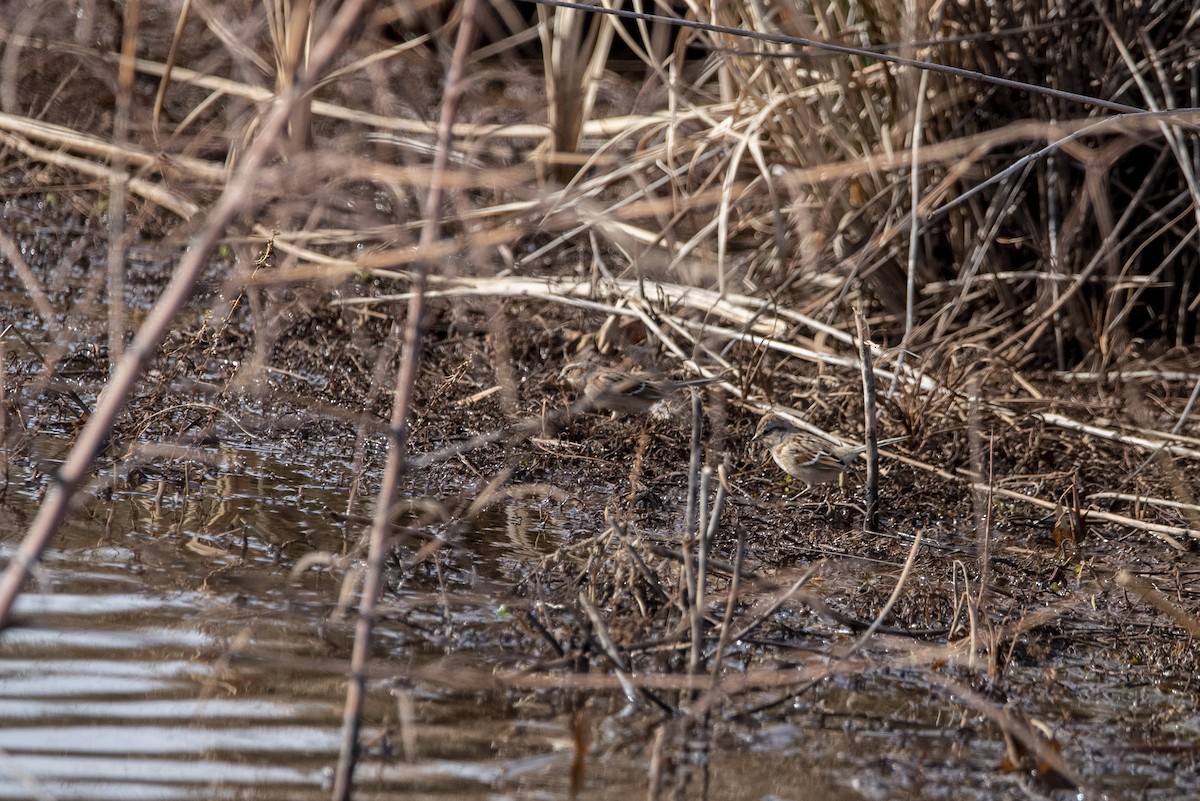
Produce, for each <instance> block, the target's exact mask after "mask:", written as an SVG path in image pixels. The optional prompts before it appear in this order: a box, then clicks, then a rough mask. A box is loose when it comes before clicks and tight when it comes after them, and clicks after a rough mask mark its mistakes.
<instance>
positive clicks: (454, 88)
mask: <svg viewBox="0 0 1200 801" xmlns="http://www.w3.org/2000/svg"><path fill="white" fill-rule="evenodd" d="M476 7H477V2H476V0H466V2H465V3H464V4H463V8H462V21H461V23H460V24H459V29H458V38H457V41H456V42H455V46H454V56H453V59H452V61H451V62H450V69H449V71H448V73H447V76H446V91H445V94H444V96H443V97H442V111H441V120H440V122H439V125H438V147H437V151H436V153H435V155H434V162H433V173H432V180H431V183H430V187H429V195H428V197H427V199H426V206H425V226H424V228H422V229H421V240H420V243H419V246H418V247H419V248H422V249H423V248H427V247H429V246H432V245H433V244H434V243H435V242H437V240H438V239H439V238H440V237H441V207H442V199H443V196H444V189H443V184H442V182H441V175H442V174H443V173H444V172H445V171H446V170H447V168H448V166H449V163H450V149H451V144H452V141H453V133H452V123H453V121H454V118H455V117H456V116H457V114H458V104H459V101H460V100H461V99H462V93H463V90H464V86H463V75H464V72H465V70H466V64H467V60H468V58H469V56H470V53H471V48H472V47H473V45H474V41H475V30H476V22H477V20H476V18H475V15H476ZM428 269H429V263H428V262H426V261H423V260H422V261H418V262H417V263H416V265H414V269H413V292H412V298H411V299H410V300H409V303H408V317H407V320H406V321H405V327H404V350H403V354H404V358H403V360H402V361H401V362H400V369H399V371H398V372H397V374H396V391H395V397H394V400H393V405H392V427H391V434H392V441H391V446H390V447H389V449H388V457H387V464H386V466H385V467H384V475H383V482H382V484H381V486H380V488H379V498H378V500H377V501H376V506H375V517H374V520H373V522H372V525H371V535H370V544H369V546H368V551H367V574H366V576H365V578H364V580H363V588H362V598H361V600H360V602H359V610H358V621H357V623H356V625H355V629H354V650H353V652H352V654H351V658H350V676H349V681H348V684H347V687H346V708H345V710H344V713H343V717H342V747H341V753H340V754H339V756H338V765H337V773H336V775H335V777H334V785H333V798H334V799H335V801H349V799H350V795H351V792H352V790H353V781H354V767H355V764H356V763H357V761H358V731H359V725H360V721H361V718H362V707H363V700H364V698H365V696H366V684H367V663H368V661H369V660H370V655H371V635H372V632H373V630H374V626H375V603H376V601H377V600H378V598H379V594H380V591H381V590H382V588H383V566H384V558H385V556H386V552H387V542H388V540H389V532H390V530H391V522H392V506H393V504H394V503H395V500H396V497H397V495H398V492H399V486H400V478H401V477H402V475H403V474H404V472H405V470H406V468H407V459H408V457H407V451H408V433H409V432H408V417H409V412H410V409H411V406H412V393H413V387H414V386H415V385H416V379H417V369H418V367H419V365H420V359H421V347H422V344H423V342H422V340H423V337H424V326H425V295H424V293H425V285H426V278H427V273H428Z"/></svg>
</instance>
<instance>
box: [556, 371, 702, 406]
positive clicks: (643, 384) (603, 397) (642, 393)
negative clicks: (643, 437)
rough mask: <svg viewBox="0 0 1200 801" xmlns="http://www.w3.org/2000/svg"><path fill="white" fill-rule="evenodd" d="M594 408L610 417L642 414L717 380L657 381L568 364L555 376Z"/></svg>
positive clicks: (643, 376) (632, 374)
mask: <svg viewBox="0 0 1200 801" xmlns="http://www.w3.org/2000/svg"><path fill="white" fill-rule="evenodd" d="M559 377H560V378H565V379H567V381H569V382H570V383H572V384H574V385H575V387H576V388H578V389H581V390H582V391H583V397H584V398H585V399H586V400H587V401H588V403H590V404H591V405H592V407H594V408H596V409H602V410H604V411H606V412H612V413H613V414H645V413H646V412H648V411H650V409H651V408H652V407H653V406H654V405H655V404H657V403H658V402H659V401H662V400H663V399H665V398H667V397H669V396H671V395H673V394H675V393H676V392H678V391H679V390H681V389H686V388H687V387H703V386H707V385H708V384H715V383H717V382H719V381H720V380H721V379H720V378H692V379H688V380H686V381H666V380H663V381H657V380H655V379H653V378H650V377H649V376H645V375H638V374H636V373H623V372H621V371H619V370H608V369H606V368H603V367H599V366H597V365H592V366H589V365H588V364H587V363H585V362H572V363H571V364H568V365H567V366H566V367H564V368H563V369H562V371H561V372H560V373H559Z"/></svg>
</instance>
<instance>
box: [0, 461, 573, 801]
mask: <svg viewBox="0 0 1200 801" xmlns="http://www.w3.org/2000/svg"><path fill="white" fill-rule="evenodd" d="M221 462H222V463H223V464H224V465H225V466H226V467H227V468H229V469H234V468H236V469H237V470H238V471H239V472H238V473H237V474H236V475H233V474H217V475H214V476H212V477H211V478H208V479H206V480H205V481H204V482H202V483H200V484H199V485H194V484H191V483H184V484H183V485H180V488H179V490H178V491H175V490H172V491H161V490H162V487H161V486H159V487H156V486H154V485H153V484H150V485H146V484H143V485H141V486H138V487H133V488H127V489H125V488H123V489H120V490H119V491H117V492H114V493H112V495H111V499H107V500H101V499H92V500H91V501H89V502H88V503H87V504H86V505H85V507H84V508H83V509H82V510H80V511H79V512H78V513H77V514H76V515H75V516H74V517H73V519H72V522H71V524H70V525H68V526H67V527H66V529H64V531H63V532H61V533H60V536H59V537H58V539H57V540H56V543H55V544H56V546H57V547H56V549H55V550H53V551H52V552H50V553H48V554H47V555H46V557H45V559H44V560H43V563H42V565H41V566H40V567H39V569H38V572H37V574H36V575H35V577H34V579H33V580H32V581H31V582H30V591H29V592H28V593H27V594H25V595H23V596H22V597H21V599H20V601H19V604H18V606H17V607H16V610H15V619H16V625H15V626H14V627H13V628H11V629H9V630H8V631H6V632H4V634H3V637H2V639H0V799H3V798H30V797H50V798H60V799H71V798H88V799H107V798H113V799H140V798H156V799H162V798H167V799H174V798H177V799H193V798H204V799H210V798H235V797H236V798H256V799H273V798H280V799H284V798H286V799H299V800H301V801H303V799H309V798H312V799H317V798H322V799H323V798H326V797H328V792H329V788H328V786H327V782H328V777H329V775H330V774H329V771H330V769H331V767H332V765H333V764H334V763H335V762H336V759H337V750H338V745H339V741H340V727H341V707H342V703H343V696H344V683H343V681H342V678H341V675H342V674H341V671H343V670H344V667H345V661H346V658H347V656H348V650H349V644H350V642H351V636H352V626H351V621H344V620H341V619H340V618H338V617H337V616H336V615H335V605H336V602H337V600H338V593H339V589H340V577H337V578H331V577H330V576H329V575H328V574H318V573H315V572H314V573H308V574H305V575H303V576H301V577H300V578H299V579H293V578H292V577H291V576H290V568H291V565H292V563H293V562H294V560H295V559H296V558H298V557H299V556H301V555H303V554H304V553H307V552H310V551H312V550H317V549H321V550H328V551H330V552H332V553H345V552H346V551H347V550H348V549H349V547H350V544H351V543H353V542H354V541H356V540H357V538H358V535H359V532H358V531H352V532H347V531H346V530H344V529H343V527H342V526H341V525H340V524H338V523H337V522H335V521H336V516H335V515H332V514H331V513H330V511H331V510H335V509H337V508H338V505H339V504H343V503H344V495H343V493H341V492H340V490H339V489H338V487H337V486H328V485H325V486H323V485H321V484H320V483H318V482H316V481H314V480H313V479H312V477H311V476H312V474H315V473H316V472H317V471H318V468H316V467H313V466H306V465H304V464H303V463H289V464H281V463H279V462H278V461H277V460H276V459H275V458H274V457H273V456H272V455H271V454H266V453H257V452H254V451H245V452H242V453H238V454H236V455H235V458H230V456H229V455H228V454H226V455H225V456H223V457H222V459H221ZM319 470H320V471H322V472H323V473H325V474H327V473H328V471H329V465H328V464H323V465H321V466H320V468H319ZM5 501H6V502H5V505H4V507H2V508H3V509H4V516H5V518H6V519H7V521H8V522H10V523H11V525H8V526H5V527H4V529H3V531H0V558H4V557H7V556H8V555H9V554H11V552H12V550H13V549H14V548H15V547H16V544H17V542H19V539H20V537H21V536H23V534H24V527H25V523H26V521H28V520H29V519H30V518H31V517H32V514H33V511H34V510H35V504H34V503H33V500H32V498H29V497H22V496H21V495H20V494H19V493H15V492H10V493H9V495H8V496H7V498H6V499H5ZM533 503H534V504H535V505H536V503H537V502H536V501H534V502H533ZM515 504H516V502H515V501H509V502H506V503H502V504H498V505H497V506H496V507H495V508H494V509H493V510H491V511H489V512H488V513H486V514H485V516H484V518H483V519H482V520H480V521H479V522H480V525H479V526H477V527H476V528H474V529H472V530H471V531H470V533H469V535H467V536H465V537H464V538H462V539H460V541H459V542H457V543H454V544H452V545H451V546H450V547H449V548H447V549H446V550H445V552H444V553H442V554H439V556H438V557H437V558H447V559H448V562H453V563H454V564H455V565H456V566H457V567H459V568H462V569H461V570H455V571H451V572H450V574H443V575H441V577H440V580H441V581H443V582H445V584H443V585H442V588H441V590H442V591H443V592H444V591H445V590H446V589H447V585H448V586H449V587H450V588H453V587H458V588H460V589H462V590H464V591H465V592H464V593H462V594H461V595H458V596H456V598H455V604H456V605H461V604H463V603H464V602H469V601H470V599H475V600H474V602H475V603H477V604H478V614H477V615H474V616H469V617H467V618H464V619H472V620H474V621H475V622H474V623H473V624H469V625H476V626H479V627H482V628H484V629H486V628H487V627H489V626H498V625H503V623H502V622H499V621H497V619H496V616H495V614H494V608H495V605H496V602H497V597H498V596H497V595H496V594H494V593H489V592H487V591H484V590H481V587H480V585H479V584H478V582H479V579H480V578H483V579H484V580H485V582H487V583H489V584H490V581H491V580H492V579H495V578H499V577H502V576H508V575H510V574H511V572H512V569H515V567H516V565H517V564H518V561H515V560H520V559H527V558H529V557H530V556H531V555H532V554H534V553H536V552H537V549H539V548H543V547H546V546H547V544H548V543H549V542H550V541H551V538H552V534H551V531H552V529H553V527H554V520H553V518H552V517H550V516H549V515H547V514H543V513H542V512H533V513H529V512H523V511H520V510H517V511H514V508H515ZM497 586H498V585H497ZM388 603H389V604H390V606H389V608H391V609H397V610H399V611H398V612H396V613H395V614H393V615H391V617H392V618H393V619H391V620H384V621H383V622H382V624H381V630H380V638H379V643H380V649H381V650H380V653H381V654H383V653H386V654H390V655H391V656H393V657H397V658H399V659H400V660H401V662H403V660H406V659H413V658H416V657H419V656H420V655H421V654H422V653H423V652H424V649H426V648H429V647H430V645H431V644H430V643H426V642H422V641H421V640H420V639H419V638H414V637H411V636H407V635H410V634H411V633H412V630H411V628H410V624H411V623H412V622H413V621H416V620H419V619H420V617H419V613H416V614H408V613H407V611H406V610H405V609H404V606H405V603H406V601H405V599H404V595H403V594H400V595H396V596H392V597H391V598H390V600H389V601H388ZM443 623H444V621H443ZM456 625H457V626H459V627H461V626H462V625H463V624H462V623H461V622H460V623H456ZM433 647H434V648H435V649H436V648H437V646H436V645H434V646H433ZM439 653H440V652H439ZM390 684H391V683H390V682H387V683H385V682H379V683H377V684H375V685H373V691H372V693H371V695H370V698H369V703H368V709H367V721H368V727H367V728H366V730H365V731H364V735H363V736H364V742H365V743H366V744H367V760H368V761H367V762H365V763H364V764H363V767H362V768H361V770H360V771H359V781H360V783H361V784H362V785H363V786H364V787H366V788H368V789H371V788H373V789H374V790H375V791H379V790H384V789H386V788H392V789H398V788H412V787H415V786H419V787H422V788H424V790H425V791H426V792H429V793H432V794H434V795H438V794H442V793H445V794H446V795H447V797H451V796H453V797H472V796H474V797H483V796H485V795H488V794H490V792H491V790H492V789H494V788H496V787H500V786H503V785H505V784H506V783H509V782H517V781H523V780H524V777H527V776H528V775H529V774H530V773H531V772H539V771H540V772H541V773H542V774H544V776H543V781H548V782H550V783H551V784H554V783H556V782H559V781H561V776H562V774H563V772H564V771H563V770H562V769H560V768H557V767H553V766H556V765H560V764H561V763H562V762H563V758H562V757H561V756H560V755H559V754H558V753H556V749H555V748H554V747H552V746H551V744H550V740H551V739H553V738H550V737H549V736H547V737H539V738H530V739H529V740H528V742H527V743H526V747H524V748H521V749H517V750H518V753H512V754H507V753H506V754H504V755H503V756H502V757H501V756H498V755H497V753H496V750H495V742H496V740H497V739H501V740H503V739H505V738H506V732H507V731H508V729H509V727H510V726H511V725H512V723H511V721H510V720H509V719H508V718H509V716H511V713H512V709H511V707H510V706H509V705H508V704H507V703H506V702H505V701H504V699H502V698H497V699H496V701H495V703H482V704H481V700H483V699H485V698H487V697H488V696H489V695H491V694H494V691H487V692H466V691H460V692H448V691H444V690H441V689H439V688H424V689H422V690H420V691H419V692H415V693H412V694H410V699H411V698H413V697H415V698H416V699H417V700H418V703H420V704H422V709H423V714H422V716H419V717H418V720H417V725H418V738H417V742H418V743H419V744H420V745H421V748H420V749H419V751H418V754H419V756H418V757H417V758H416V759H415V760H414V761H412V762H405V761H403V760H402V759H401V758H400V757H399V756H398V755H397V753H396V748H395V747H394V746H393V745H392V744H391V742H392V738H393V737H395V736H396V730H395V726H396V721H397V711H396V710H397V706H396V704H397V700H396V699H395V698H393V697H392V695H391V693H390V690H389V686H390ZM425 712H427V713H428V714H425ZM493 714H494V715H495V716H496V717H495V718H493V717H492V715H493ZM431 720H442V721H453V723H446V724H435V723H429V724H428V725H426V721H431ZM372 724H374V725H372ZM550 728H551V729H553V730H555V731H556V732H557V734H556V736H557V737H561V736H562V732H561V731H559V730H558V727H557V726H556V725H551V726H550ZM472 787H474V788H475V790H472V789H471V788H472ZM464 792H465V793H466V795H465V796H464V795H463V793H464Z"/></svg>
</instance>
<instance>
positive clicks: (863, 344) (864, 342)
mask: <svg viewBox="0 0 1200 801" xmlns="http://www.w3.org/2000/svg"><path fill="white" fill-rule="evenodd" d="M854 325H855V327H856V328H857V329H858V353H859V360H860V362H861V365H862V382H863V414H864V415H865V416H866V439H865V440H864V443H865V444H866V446H867V449H866V451H865V452H864V453H863V458H865V459H866V460H867V483H866V496H867V499H866V500H867V513H866V515H865V516H864V517H863V532H865V533H870V532H872V531H874V530H875V526H876V523H877V522H878V518H879V444H878V443H879V426H878V424H877V423H876V419H877V413H876V406H875V366H874V361H873V360H872V358H871V343H870V342H869V341H868V337H869V335H870V333H871V332H870V330H869V329H868V328H867V320H866V318H865V317H864V316H863V312H862V308H859V309H857V310H856V311H855V313H854Z"/></svg>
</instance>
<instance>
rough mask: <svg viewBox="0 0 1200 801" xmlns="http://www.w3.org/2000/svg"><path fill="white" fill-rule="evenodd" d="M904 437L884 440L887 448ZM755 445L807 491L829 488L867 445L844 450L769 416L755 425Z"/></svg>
mask: <svg viewBox="0 0 1200 801" xmlns="http://www.w3.org/2000/svg"><path fill="white" fill-rule="evenodd" d="M902 439H904V437H897V438H894V439H887V440H883V441H882V442H880V443H879V444H880V445H881V446H882V445H890V444H891V443H893V442H899V441H900V440H902ZM753 441H754V442H761V443H762V444H763V445H764V446H766V448H767V450H768V451H770V452H771V458H772V459H774V460H775V464H777V465H779V467H780V469H782V470H783V472H785V473H787V474H788V475H789V476H793V477H795V478H798V479H800V480H801V481H803V482H804V484H805V486H806V487H811V486H812V485H813V484H832V483H834V482H837V481H839V480H840V479H841V477H842V476H844V475H845V474H846V473H848V472H850V467H851V465H853V464H854V460H855V459H857V458H858V456H859V454H861V453H862V452H863V451H865V450H866V449H867V446H866V445H858V446H855V447H847V446H845V445H840V444H838V443H836V442H834V441H833V440H830V439H827V438H825V437H821V436H818V435H816V434H813V433H812V432H809V431H805V430H803V429H800V428H797V427H796V426H794V425H792V424H791V423H790V422H788V421H787V420H785V419H784V418H782V417H780V416H779V415H776V414H768V415H766V416H765V417H763V419H762V420H760V421H759V423H758V428H757V430H755V432H754V439H753Z"/></svg>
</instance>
